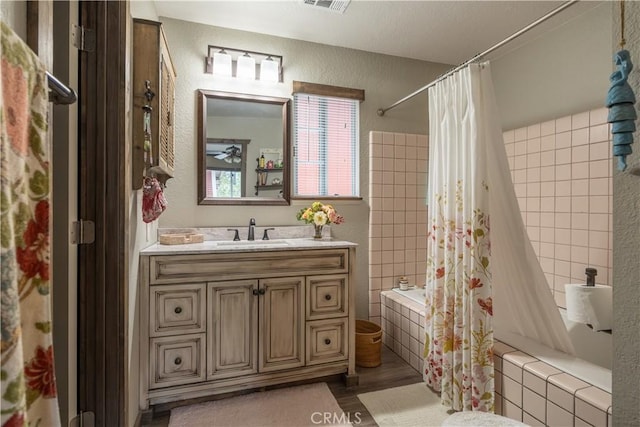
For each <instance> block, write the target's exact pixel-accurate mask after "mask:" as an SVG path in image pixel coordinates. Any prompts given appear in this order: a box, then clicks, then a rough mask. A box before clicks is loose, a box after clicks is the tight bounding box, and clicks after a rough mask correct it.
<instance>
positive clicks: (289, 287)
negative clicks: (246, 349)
mask: <svg viewBox="0 0 640 427" xmlns="http://www.w3.org/2000/svg"><path fill="white" fill-rule="evenodd" d="M260 294H261V296H260V299H259V301H260V328H261V329H260V335H259V344H258V346H259V349H260V367H259V370H260V372H268V371H274V370H280V369H288V368H294V367H298V366H303V365H304V277H282V278H277V279H275V278H274V279H265V280H260Z"/></svg>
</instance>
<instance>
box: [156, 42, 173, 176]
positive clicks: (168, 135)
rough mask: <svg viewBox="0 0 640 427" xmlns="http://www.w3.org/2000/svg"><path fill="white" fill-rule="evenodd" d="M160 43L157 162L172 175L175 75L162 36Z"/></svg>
mask: <svg viewBox="0 0 640 427" xmlns="http://www.w3.org/2000/svg"><path fill="white" fill-rule="evenodd" d="M162 42H163V43H161V45H160V80H161V82H160V83H161V85H162V87H161V92H160V94H161V98H160V122H159V126H160V130H159V138H160V141H159V144H158V150H159V153H158V154H157V156H158V163H159V165H160V167H161V168H162V170H163V171H165V172H166V173H167V174H168V175H169V176H173V173H174V170H175V142H174V127H173V122H174V111H173V110H174V104H175V77H174V73H173V66H172V65H171V62H170V61H171V59H170V57H169V52H168V50H167V47H166V43H165V42H164V37H163V38H162Z"/></svg>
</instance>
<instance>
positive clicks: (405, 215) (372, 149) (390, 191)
mask: <svg viewBox="0 0 640 427" xmlns="http://www.w3.org/2000/svg"><path fill="white" fill-rule="evenodd" d="M369 153H370V156H369V198H370V208H371V210H370V214H369V215H370V219H369V319H370V320H371V321H372V322H375V323H377V324H380V291H382V290H387V289H391V288H393V287H395V286H397V282H398V278H399V277H400V276H407V277H408V279H409V283H410V284H411V285H417V286H423V285H424V284H425V280H426V270H425V260H426V259H427V239H426V235H427V207H426V205H425V201H426V194H427V167H428V155H429V151H428V146H427V136H426V135H415V134H404V133H390V132H370V133H369Z"/></svg>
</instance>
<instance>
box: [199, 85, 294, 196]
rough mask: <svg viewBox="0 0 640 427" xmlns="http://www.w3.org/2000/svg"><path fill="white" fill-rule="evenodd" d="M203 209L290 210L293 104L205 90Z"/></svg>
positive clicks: (201, 122) (202, 103)
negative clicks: (263, 207)
mask: <svg viewBox="0 0 640 427" xmlns="http://www.w3.org/2000/svg"><path fill="white" fill-rule="evenodd" d="M196 97H197V105H198V128H197V135H198V138H197V139H198V147H197V151H198V204H200V205H288V204H289V200H290V192H289V171H290V168H289V161H288V159H289V158H290V156H289V153H290V133H289V103H290V100H289V99H288V98H277V97H269V96H261V95H248V94H241V93H231V92H220V91H210V90H203V89H200V90H198V91H197V93H196Z"/></svg>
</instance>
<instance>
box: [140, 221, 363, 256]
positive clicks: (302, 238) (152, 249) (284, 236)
mask: <svg viewBox="0 0 640 427" xmlns="http://www.w3.org/2000/svg"><path fill="white" fill-rule="evenodd" d="M265 228H274V229H273V230H269V237H270V239H269V240H262V235H263V233H264V229H265ZM229 229H233V230H235V229H239V233H240V237H241V239H242V240H240V241H234V240H233V237H234V234H235V232H234V231H229ZM247 232H248V228H247V227H214V228H161V229H158V235H159V236H160V235H162V234H176V233H193V234H202V235H204V242H202V243H188V244H183V245H163V244H160V243H154V244H152V245H150V246H148V247H147V248H145V249H143V250H141V251H140V255H143V256H144V255H147V256H148V255H187V254H204V253H233V252H262V251H296V250H309V249H331V248H351V247H356V246H358V245H357V244H356V243H353V242H348V241H344V240H335V239H333V238H331V228H330V227H329V226H325V227H324V229H323V238H322V239H314V238H313V237H311V235H312V234H313V229H312V227H310V226H280V227H278V226H275V227H257V226H256V227H255V240H246V236H247Z"/></svg>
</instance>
